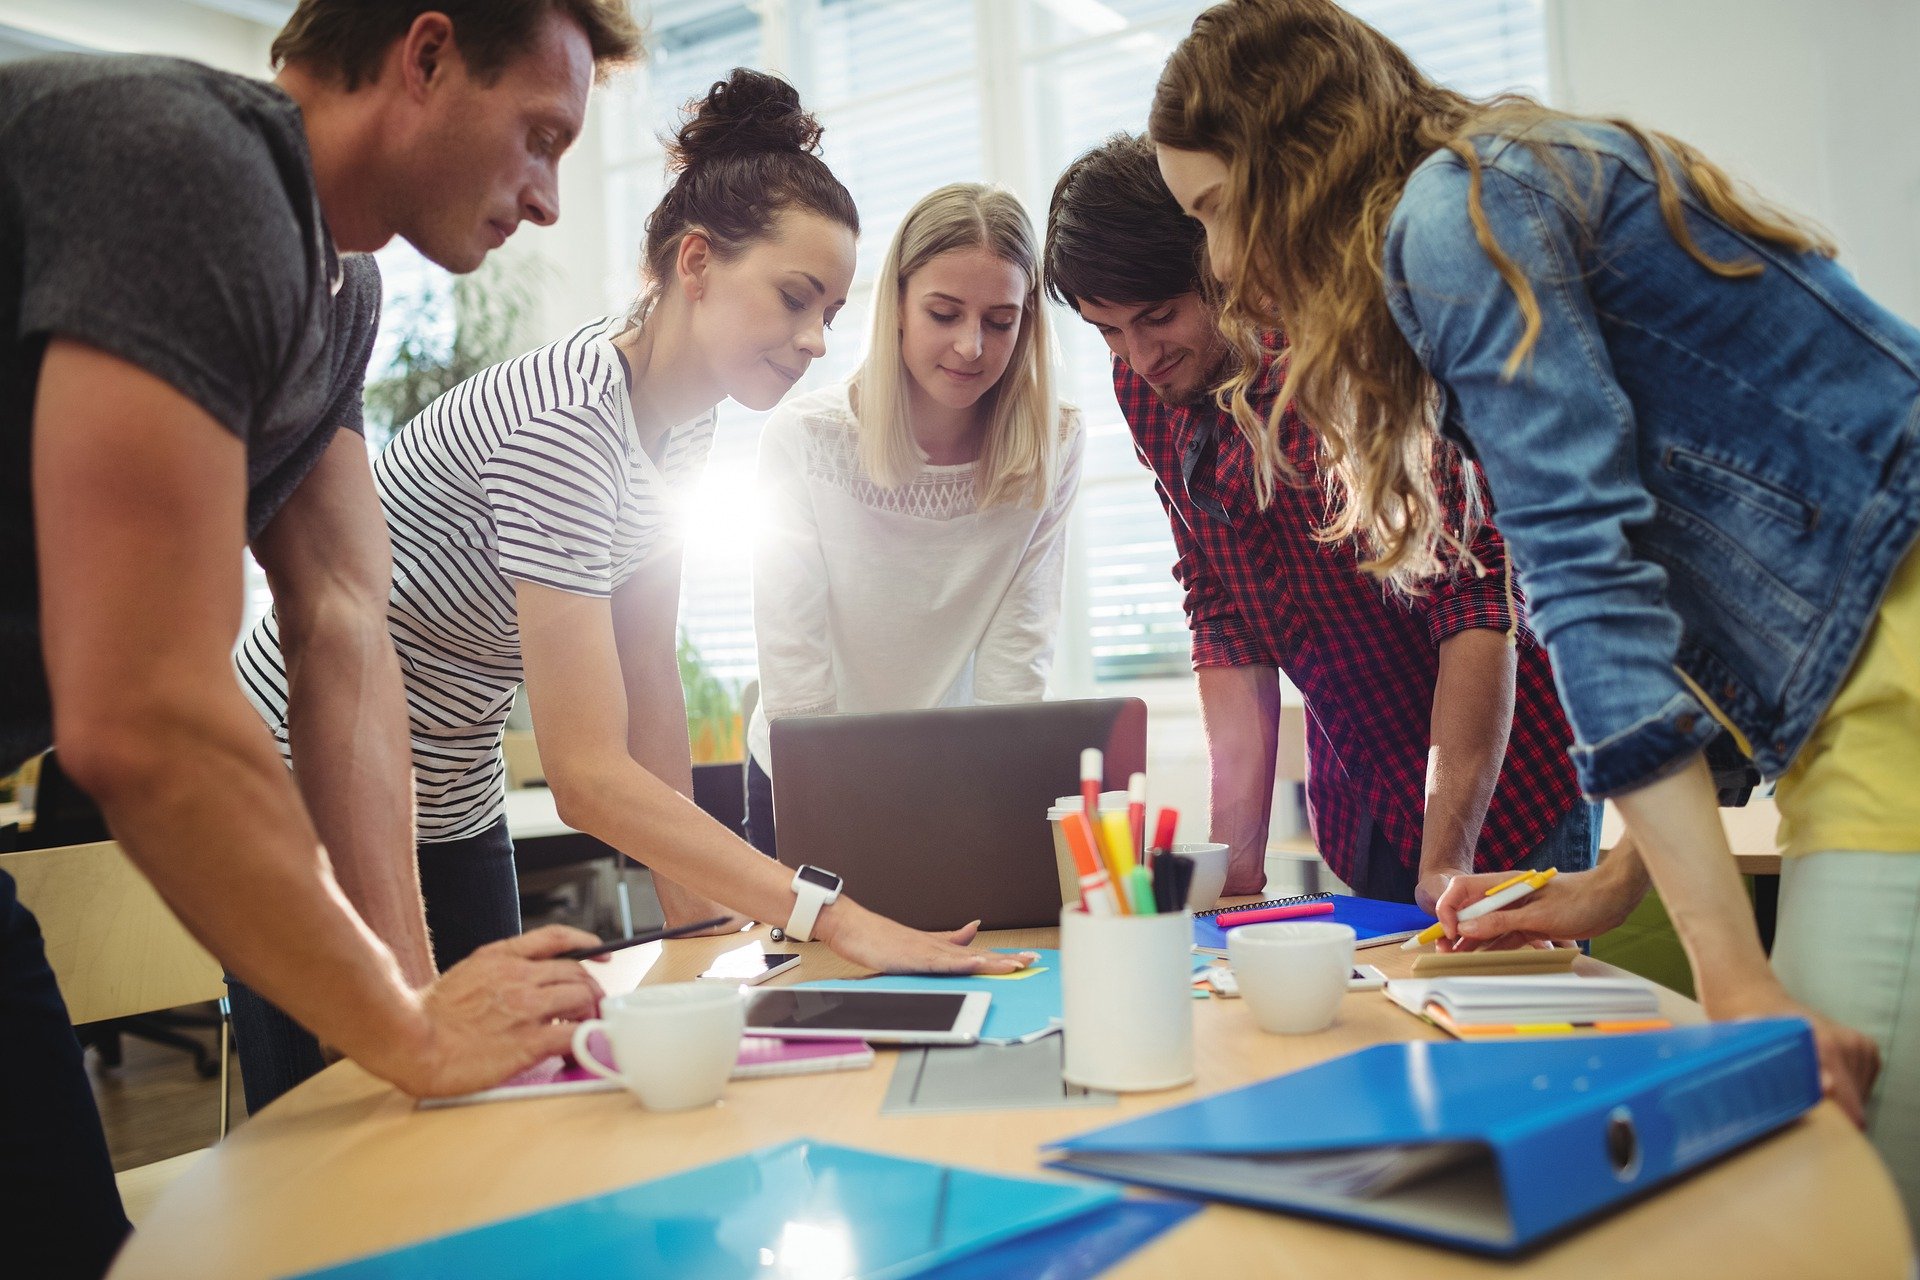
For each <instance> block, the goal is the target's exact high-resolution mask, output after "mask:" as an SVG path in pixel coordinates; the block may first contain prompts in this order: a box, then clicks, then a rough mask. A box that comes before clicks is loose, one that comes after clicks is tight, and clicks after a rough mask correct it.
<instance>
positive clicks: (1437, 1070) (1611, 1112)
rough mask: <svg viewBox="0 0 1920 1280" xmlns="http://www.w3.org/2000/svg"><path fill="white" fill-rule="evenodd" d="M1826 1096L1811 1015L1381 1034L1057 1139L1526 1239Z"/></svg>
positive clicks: (1253, 1189)
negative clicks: (1637, 1030) (1439, 1039)
mask: <svg viewBox="0 0 1920 1280" xmlns="http://www.w3.org/2000/svg"><path fill="white" fill-rule="evenodd" d="M1819 1100H1820V1074H1819V1065H1818V1060H1817V1058H1816V1057H1815V1054H1814V1047H1813V1035H1812V1033H1811V1031H1810V1030H1809V1029H1808V1027H1807V1024H1806V1023H1804V1022H1802V1021H1800V1020H1798V1019H1776V1020H1772V1021H1765V1022H1741V1023H1719V1024H1713V1025H1707V1026H1693V1027H1683V1028H1679V1029H1677V1030H1673V1031H1658V1032H1652V1033H1648V1034H1644V1035H1618V1036H1591V1037H1587V1036H1583V1037H1570V1038H1567V1039H1556V1040H1530V1041H1508V1042H1500V1043H1467V1042H1449V1043H1439V1044H1435V1043H1418V1044H1395V1045H1376V1046H1374V1047H1373V1048H1371V1049H1363V1050H1361V1051H1360V1052H1358V1053H1353V1054H1349V1055H1348V1056H1346V1057H1344V1058H1336V1059H1334V1060H1333V1061H1331V1062H1323V1063H1321V1064H1319V1065H1318V1066H1314V1067H1309V1068H1307V1069H1306V1070H1303V1071H1296V1072H1293V1073H1292V1074H1290V1075H1284V1076H1277V1077H1275V1078H1274V1079H1271V1080H1266V1081H1262V1082H1261V1083H1259V1084H1254V1085H1249V1086H1247V1087H1246V1088H1243V1089H1236V1090H1234V1091H1232V1092H1230V1093H1223V1094H1219V1095H1217V1096H1215V1097H1212V1098H1206V1099H1203V1100H1201V1101H1199V1102H1193V1103H1188V1104H1186V1105H1184V1106H1179V1107H1174V1108H1171V1109H1169V1110H1166V1111H1161V1112H1158V1113H1156V1114H1154V1115H1150V1116H1146V1117H1144V1118H1141V1119H1138V1120H1131V1121H1128V1122H1126V1123H1123V1124H1117V1125H1113V1126H1110V1127H1108V1128H1104V1129H1097V1130H1095V1131H1093V1132H1091V1133H1086V1134H1082V1135H1080V1136H1079V1137H1077V1138H1072V1139H1069V1140H1068V1141H1065V1142H1062V1143H1057V1144H1055V1148H1054V1149H1055V1150H1057V1151H1058V1152H1059V1153H1060V1154H1059V1158H1058V1159H1057V1160H1055V1161H1054V1162H1053V1163H1054V1166H1055V1167H1057V1168H1064V1169H1072V1170H1075V1171H1078V1172H1082V1173H1090V1174H1095V1175H1097V1176H1101V1177H1106V1178H1112V1179H1116V1180H1118V1181H1123V1182H1130V1183H1138V1184H1141V1185H1145V1186H1153V1187H1161V1188H1165V1189H1168V1190H1173V1191H1179V1192H1186V1193H1190V1194H1197V1195H1203V1196H1207V1197H1210V1198H1214V1199H1221V1200H1230V1201H1234V1202H1236V1203H1241V1204H1249V1205H1253V1206H1256V1207H1260V1208H1270V1209H1282V1210H1288V1211H1292V1212H1297V1213H1304V1214H1309V1215H1314V1216H1319V1217H1327V1218H1333V1219H1336V1220H1340V1221H1345V1222H1350V1223H1357V1224H1360V1225H1363V1226H1369V1227H1378V1228H1381V1229H1383V1230H1387V1231H1392V1232H1396V1233H1399V1234H1404V1235H1409V1236H1414V1237H1417V1238H1421V1239H1426V1240H1431V1241H1435V1242H1438V1243H1442V1244H1447V1245H1453V1246H1458V1247H1462V1248H1466V1249H1470V1250H1474V1251H1477V1252H1483V1253H1493V1254H1511V1253H1517V1252H1519V1251H1521V1250H1523V1249H1526V1248H1528V1247H1530V1246H1532V1245H1534V1244H1537V1243H1538V1242H1540V1241H1542V1240H1544V1239H1546V1238H1548V1237H1549V1236H1552V1235H1554V1234H1555V1233H1558V1232H1561V1231H1565V1230H1567V1229H1568V1228H1570V1227H1572V1226H1574V1225H1575V1224H1577V1223H1580V1222H1582V1221H1584V1220H1586V1219H1589V1218H1592V1217H1594V1216H1596V1215H1598V1214H1600V1213H1602V1212H1604V1211H1605V1210H1607V1209H1609V1208H1612V1207H1615V1206H1617V1205H1619V1204H1621V1203H1623V1202H1625V1201H1627V1200H1629V1199H1632V1198H1633V1197H1636V1196H1639V1195H1642V1194H1644V1193H1646V1192H1648V1191H1651V1190H1652V1189H1654V1188H1656V1187H1658V1186H1660V1185H1662V1184H1664V1183H1667V1182H1670V1181H1672V1180H1673V1179H1675V1178H1678V1177H1679V1176H1681V1175H1682V1174H1684V1173H1686V1172H1687V1171H1689V1170H1691V1169H1693V1168H1695V1167H1697V1166H1699V1165H1701V1164H1704V1163H1706V1162H1707V1161H1709V1160H1713V1159H1716V1158H1717V1157H1719V1156H1721V1155H1724V1154H1725V1153H1727V1152H1729V1151H1731V1150H1733V1149H1734V1148H1736V1147H1739V1146H1741V1145H1743V1144H1745V1143H1747V1142H1751V1141H1753V1140H1754V1139H1756V1138H1758V1137H1760V1136H1762V1135H1763V1134H1766V1133H1769V1132H1771V1131H1773V1130H1775V1129H1778V1128H1779V1127H1781V1126H1782V1125H1785V1124H1787V1123H1788V1122H1790V1121H1792V1120H1793V1119H1795V1118H1796V1117H1798V1116H1799V1115H1801V1114H1802V1113H1803V1112H1805V1111H1806V1110H1807V1109H1808V1108H1809V1107H1812V1106H1813V1105H1814V1104H1815V1103H1817V1102H1818V1101H1819Z"/></svg>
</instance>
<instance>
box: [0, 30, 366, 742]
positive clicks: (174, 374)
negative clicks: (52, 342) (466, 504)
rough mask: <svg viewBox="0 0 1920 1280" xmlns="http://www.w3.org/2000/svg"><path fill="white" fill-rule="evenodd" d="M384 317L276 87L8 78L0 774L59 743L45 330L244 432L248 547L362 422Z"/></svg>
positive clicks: (89, 68)
mask: <svg viewBox="0 0 1920 1280" xmlns="http://www.w3.org/2000/svg"><path fill="white" fill-rule="evenodd" d="M379 311H380V274H379V270H378V268H377V267H375V265H374V263H373V260H372V259H371V258H367V257H363V256H348V257H344V258H342V257H338V256H336V254H335V253H334V249H333V242H332V237H331V235H330V233H329V232H328V230H327V227H326V224H325V222H324V220H323V219H322V216H321V211H320V205H319V201H318V198H317V196H316V194H315V191H314V181H313V165H312V159H311V157H310V156H309V154H308V151H307V140H306V132H305V129H304V126H303V125H302V122H301V118H300V110H299V108H298V107H297V106H296V105H295V104H294V102H293V100H292V99H291V98H289V97H287V95H286V94H284V93H282V92H281V91H280V90H278V89H277V88H275V87H274V86H273V85H271V84H268V83H266V82H264V81H259V80H250V79H246V78H244V77H241V76H235V75H229V74H227V73H224V72H220V71H214V70H212V69H210V68H207V67H203V66H199V65H198V64H195V63H191V62H183V61H178V60H175V59H169V58H147V57H93V56H87V55H72V56H65V57H54V58H39V59H33V60H29V61H25V62H16V63H10V64H8V65H7V66H5V67H3V68H0V771H4V770H6V769H8V768H10V767H12V765H13V764H15V763H17V762H18V761H19V760H20V759H22V758H24V757H25V756H26V755H28V754H30V753H32V752H33V751H36V750H39V749H40V748H42V747H44V746H45V745H46V744H47V742H48V740H49V737H50V734H49V728H50V724H51V716H50V713H49V710H48V702H47V690H46V676H45V672H44V668H43V664H42V661H41V653H40V640H39V604H38V574H37V570H36V567H35V563H34V541H33V538H34V533H33V508H32V488H31V482H30V468H29V457H30V450H31V445H32V424H33V402H34V392H35V387H36V384H37V382H38V378H39V371H40V361H41V357H42V355H43V354H44V352H45V350H46V344H47V340H48V339H49V338H50V337H52V336H54V335H60V336H63V337H70V338H76V339H79V340H81V341H83V342H86V343H88V344H90V345H92V346H96V347H99V348H102V349H103V350H106V351H108V352H111V353H112V354H114V355H116V356H119V357H120V358H122V359H124V360H127V361H129V362H131V363H133V364H136V365H138V366H140V367H141V368H143V369H145V370H147V371H148V372H150V373H152V374H154V375H156V376H158V377H160V378H162V379H164V380H165V381H166V382H168V383H170V384H171V385H172V386H173V387H175V388H176V389H178V390H179V391H180V392H181V393H183V394H184V395H186V396H187V397H188V398H189V399H191V400H192V401H193V402H194V403H196V404H198V405H199V406H200V407H201V408H203V409H205V410H206V411H207V413H208V414H210V415H211V416H212V417H213V419H214V420H215V421H216V422H218V423H220V424H221V425H222V426H224V427H225V428H226V429H227V430H229V431H231V432H233V433H234V434H235V435H237V436H239V437H240V438H241V439H242V440H243V441H245V442H246V447H247V483H248V495H247V536H248V537H249V538H252V537H253V536H254V535H255V534H257V533H259V532H260V531H261V529H263V528H264V527H265V526H266V525H267V523H268V521H270V520H271V519H272V517H273V515H274V513H275V512H276V511H278V510H279V508H280V505H281V504H282V503H283V502H285V501H286V499H287V497H288V495H289V494H291V493H292V492H293V490H294V489H295V488H296V487H297V486H298V485H299V483H300V481H301V480H302V479H303V478H305V476H306V474H307V472H308V471H309V470H310V469H311V468H312V466H313V464H314V463H315V462H316V461H317V460H318V459H319V457H320V454H321V453H322V451H324V450H325V448H326V446H327V444H328V443H329V441H331V439H332V437H333V433H334V432H335V431H337V430H339V429H340V428H342V427H345V428H346V429H348V430H350V431H359V430H360V429H361V418H360V390H361V384H362V382H363V380H364V378H365V375H366V364H367V357H368V355H369V353H370V351H371V350H372V344H373V334H374V328H375V325H376V323H377V321H378V319H379ZM139 427H140V424H139V423H133V422H130V423H127V424H126V428H127V429H128V430H130V431H131V430H138V429H139ZM238 571H239V567H238V566H237V565H236V566H235V572H236V573H237V572H238Z"/></svg>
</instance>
